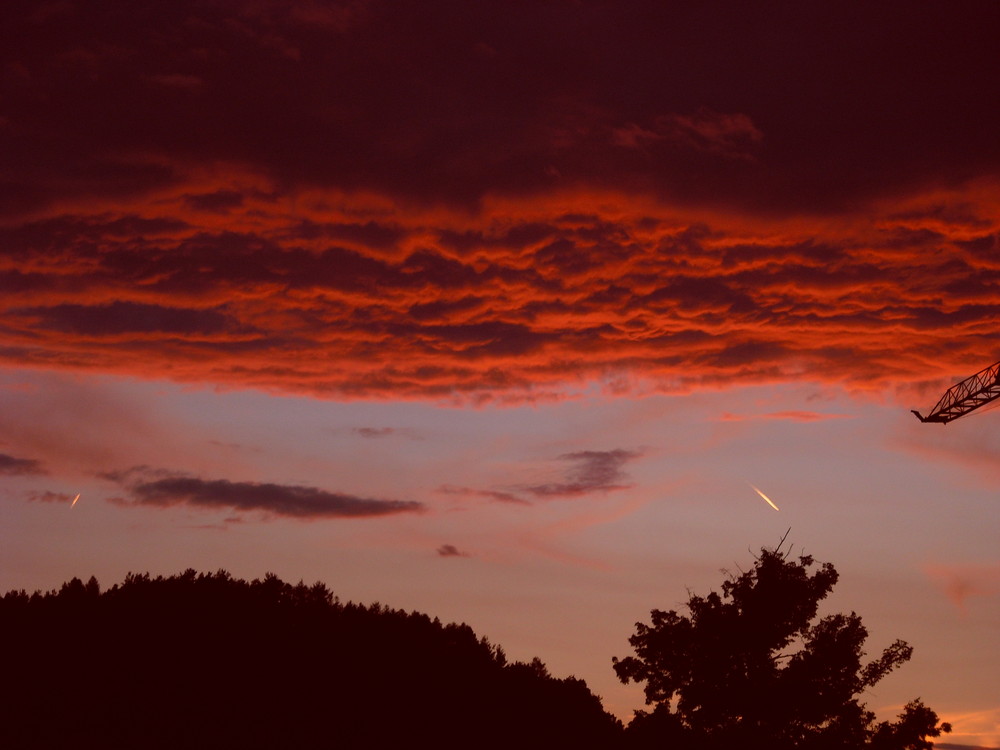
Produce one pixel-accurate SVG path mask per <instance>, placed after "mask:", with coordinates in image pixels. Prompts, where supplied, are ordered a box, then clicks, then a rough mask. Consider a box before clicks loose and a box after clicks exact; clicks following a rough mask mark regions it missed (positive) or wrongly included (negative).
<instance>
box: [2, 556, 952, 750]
mask: <svg viewBox="0 0 1000 750" xmlns="http://www.w3.org/2000/svg"><path fill="white" fill-rule="evenodd" d="M780 547H781V545H780V544H779V547H778V549H767V548H765V549H762V550H761V554H760V556H759V557H756V558H755V564H754V566H753V567H752V568H751V569H750V570H747V571H741V572H740V575H738V576H735V575H731V576H729V578H728V580H726V581H724V583H723V585H722V593H721V594H719V593H716V592H711V593H709V594H708V595H707V596H699V595H696V594H690V595H689V598H688V602H687V610H688V612H687V614H682V613H678V612H676V611H674V610H671V611H669V612H663V611H659V610H655V609H654V610H653V611H652V612H651V616H652V621H651V624H649V625H647V624H644V623H637V624H636V633H635V634H634V635H633V636H632V637H631V638H629V643H630V644H631V646H632V648H633V649H634V651H635V655H634V656H627V657H624V658H621V659H618V658H615V659H613V660H612V662H613V667H614V669H615V671H616V672H617V674H618V677H619V678H620V679H621V680H622V681H623V682H629V681H636V682H640V683H645V693H646V699H647V704H648V705H649V706H651V707H652V710H650V711H637V712H636V714H635V717H634V718H633V720H632V721H631V722H630V723H629V725H628V726H627V727H623V726H622V724H621V722H620V721H618V720H617V719H616V718H615V717H613V716H611V715H610V714H608V713H607V712H605V711H604V709H603V707H602V705H601V701H600V699H599V698H598V697H597V696H595V695H594V694H593V693H591V692H590V690H589V689H588V687H587V685H586V683H585V682H583V681H582V680H579V679H576V678H573V677H568V678H565V679H559V678H556V677H553V676H552V675H550V674H549V673H548V670H547V669H546V667H545V665H544V664H543V663H542V662H541V661H540V660H539V659H537V658H536V659H534V660H533V661H532V662H530V663H524V662H513V663H511V662H508V660H507V658H506V656H505V654H504V652H503V649H502V648H500V646H498V645H494V644H491V643H490V642H489V641H488V640H486V639H485V638H481V637H478V636H477V635H476V634H475V633H474V632H473V631H472V629H471V628H469V627H468V626H467V625H455V624H448V625H445V624H442V623H441V622H440V621H439V620H437V619H431V618H430V617H428V616H427V615H424V614H420V613H416V612H413V613H407V612H404V611H401V610H394V609H390V608H388V607H384V606H381V605H379V604H372V605H367V606H365V605H359V604H352V603H347V604H344V603H342V602H340V601H339V600H338V599H337V598H336V597H335V596H334V595H333V594H332V593H331V591H330V590H329V589H327V588H326V586H325V585H323V584H321V583H317V584H315V585H312V586H306V585H304V584H302V583H299V584H298V585H291V584H288V583H285V582H284V581H282V580H280V579H279V578H277V577H276V576H274V575H267V576H265V577H264V579H263V580H253V581H250V582H247V581H243V580H239V579H235V578H233V577H232V576H230V575H229V574H228V573H226V572H224V571H220V572H218V573H210V574H206V573H197V572H195V571H193V570H188V571H186V572H185V573H183V574H181V575H176V576H170V577H167V578H164V577H157V578H151V577H149V576H148V575H129V576H128V577H127V578H126V580H125V581H124V583H122V584H120V585H115V586H113V587H112V588H110V589H108V590H107V591H104V592H102V591H101V590H100V587H99V585H98V582H97V581H96V580H95V579H94V578H91V579H90V580H89V581H88V582H87V583H83V582H82V581H81V580H79V579H77V578H74V579H73V580H71V581H69V582H68V583H65V584H63V586H62V587H61V588H60V589H59V590H57V591H50V592H48V593H40V592H36V593H35V594H32V595H28V594H27V593H25V592H24V591H13V592H10V593H8V594H6V595H5V596H3V598H2V599H0V637H2V643H3V646H4V659H3V673H2V680H0V685H2V687H0V690H2V695H0V712H2V715H0V719H2V721H0V748H68V747H75V748H81V747H83V748H88V747H102V748H112V749H117V748H136V749H139V748H141V749H143V750H147V749H158V748H175V749H180V748H186V749H187V748H193V749H197V748H281V749H282V750H292V749H294V748H322V747H330V748H348V749H350V748H373V749H380V748H406V747H409V748H424V747H436V746H441V747H450V746H459V745H460V746H463V747H471V748H515V750H523V749H528V748H546V750H553V749H555V748H595V749H602V750H604V749H606V750H614V749H615V748H658V749H662V750H736V749H737V748H739V749H740V750H757V749H758V748H760V750H859V749H860V748H871V749H872V750H928V749H929V748H931V747H932V742H931V740H930V739H929V738H932V737H937V736H939V735H940V734H941V733H942V732H947V731H950V727H949V726H948V725H947V724H939V722H938V717H937V715H936V714H935V713H934V712H933V711H932V710H931V709H930V708H928V707H927V706H925V705H924V704H923V703H922V702H920V700H919V699H915V700H913V701H911V702H910V703H909V704H908V705H907V706H906V707H905V709H904V711H903V713H902V714H900V716H899V718H898V719H897V720H896V721H893V722H889V721H876V717H875V715H874V714H873V713H871V712H870V711H869V710H868V709H867V708H866V707H865V705H864V704H863V703H862V702H861V701H860V696H861V695H862V694H863V693H864V692H865V691H866V690H867V689H868V688H870V687H871V686H873V685H874V684H875V683H877V682H878V681H880V680H881V679H882V678H883V677H884V676H885V675H886V674H888V673H889V672H891V671H892V670H893V669H895V668H897V667H898V666H900V665H901V664H903V663H905V662H906V661H907V660H908V659H909V658H910V654H911V653H912V649H911V648H910V647H909V646H908V645H907V644H906V643H905V642H903V641H896V642H895V643H893V644H891V645H890V646H889V647H887V648H886V649H884V650H883V651H882V653H881V655H880V656H879V657H878V658H876V659H874V660H872V661H870V662H867V663H865V662H864V661H863V656H864V650H863V645H864V641H865V639H866V637H867V630H866V629H865V628H864V626H863V625H862V623H861V618H860V617H858V616H857V615H856V614H854V613H853V612H852V613H851V614H850V615H842V614H837V615H827V616H825V617H821V618H819V619H816V615H817V611H818V602H819V601H820V600H822V599H823V598H825V597H826V596H827V594H828V593H829V592H830V590H831V589H832V588H833V586H834V584H835V583H836V582H837V578H838V574H837V571H836V570H835V569H834V568H833V566H832V565H830V564H829V563H826V564H823V565H821V566H819V568H818V569H815V566H816V563H815V562H814V561H813V559H812V558H811V557H808V556H800V557H798V558H792V557H791V555H790V554H789V552H781V551H780Z"/></svg>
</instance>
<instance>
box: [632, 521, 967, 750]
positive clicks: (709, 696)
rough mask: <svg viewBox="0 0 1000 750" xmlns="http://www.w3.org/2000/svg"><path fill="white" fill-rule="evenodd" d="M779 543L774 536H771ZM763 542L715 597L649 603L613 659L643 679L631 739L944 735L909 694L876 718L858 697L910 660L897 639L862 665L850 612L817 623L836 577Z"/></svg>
mask: <svg viewBox="0 0 1000 750" xmlns="http://www.w3.org/2000/svg"><path fill="white" fill-rule="evenodd" d="M783 542H784V539H782V543H783ZM781 546H782V544H779V545H778V547H777V548H775V549H768V548H764V549H762V550H761V554H760V556H759V557H757V558H755V562H754V565H753V567H752V568H751V569H750V570H748V571H745V572H742V571H741V573H740V574H739V575H730V576H729V578H728V579H727V580H726V581H724V582H723V584H722V594H721V595H720V594H718V593H716V592H711V593H709V594H708V595H707V596H697V595H695V594H690V595H689V598H688V602H687V609H688V614H686V615H682V614H678V613H677V612H676V611H674V610H670V611H668V612H663V611H660V610H655V609H654V610H653V611H652V613H651V616H652V622H651V624H649V625H646V624H643V623H637V624H636V633H635V635H633V636H632V637H631V638H629V643H630V644H631V645H632V647H633V649H634V650H635V654H636V655H635V656H629V657H626V658H624V659H617V658H615V659H613V664H614V669H615V672H616V673H617V674H618V677H619V679H621V681H622V682H625V683H628V682H629V681H635V682H640V683H645V694H646V702H647V704H651V705H652V706H653V710H652V711H651V712H645V711H638V712H636V716H635V718H634V719H633V721H632V722H631V723H630V724H629V726H628V728H627V735H628V737H629V738H630V740H631V742H630V744H631V746H633V747H654V746H656V747H677V748H697V749H699V750H700V749H702V748H710V749H712V750H716V749H718V750H722V749H723V748H725V749H726V750H729V749H731V748H767V750H790V749H792V748H796V749H801V750H834V749H835V748H836V749H838V750H857V749H858V748H863V747H870V748H877V749H878V750H923V749H925V748H929V747H931V743H930V742H928V741H927V739H926V738H927V737H937V736H939V735H940V734H941V732H948V731H950V730H951V727H950V726H948V725H947V724H941V725H938V716H937V714H935V713H934V712H933V711H931V710H930V709H929V708H927V707H926V706H924V705H923V704H922V703H920V701H919V700H917V701H913V702H911V703H910V704H908V705H907V706H906V709H905V711H904V713H903V714H902V715H901V716H900V718H899V720H898V721H897V722H880V723H876V720H875V715H874V714H873V713H872V712H871V711H869V710H867V709H866V708H865V706H864V704H863V703H860V702H859V694H861V693H862V692H864V691H865V690H866V689H867V688H870V687H871V686H872V685H874V684H875V683H877V682H878V681H879V680H881V679H882V678H883V677H885V675H887V674H888V673H889V672H891V671H892V670H893V669H895V668H896V667H898V666H899V665H900V664H902V663H904V662H905V661H907V660H908V659H909V658H910V655H911V653H912V649H911V648H910V646H909V645H907V644H906V643H905V642H903V641H900V640H897V641H896V642H895V643H893V644H892V645H891V646H889V647H888V648H886V649H885V650H884V651H883V652H882V654H881V655H880V656H879V657H878V658H877V659H874V660H873V661H870V662H868V663H862V658H863V657H864V651H863V650H862V646H863V644H864V641H865V639H866V638H867V636H868V632H867V630H866V629H865V627H864V625H862V623H861V618H860V617H859V616H858V615H856V614H855V613H853V612H852V613H851V614H849V615H844V614H834V615H828V616H825V617H822V618H820V619H818V620H816V615H817V611H818V606H819V602H820V601H821V600H822V599H824V598H825V597H826V596H827V594H829V593H830V591H831V589H832V588H833V586H834V584H836V582H837V578H838V574H837V571H836V570H835V569H834V567H833V566H832V565H831V564H829V563H824V564H822V565H820V566H819V567H818V568H816V567H815V562H814V560H813V558H812V557H810V556H808V555H803V556H800V557H798V558H797V559H793V558H792V557H791V555H790V551H789V552H782V551H781Z"/></svg>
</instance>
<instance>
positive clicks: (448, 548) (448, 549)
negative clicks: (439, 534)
mask: <svg viewBox="0 0 1000 750" xmlns="http://www.w3.org/2000/svg"><path fill="white" fill-rule="evenodd" d="M437 553H438V555H440V556H441V557H470V556H471V555H469V553H468V552H462V551H461V550H460V549H458V547H456V546H455V545H454V544H442V545H441V546H440V547H438V548H437Z"/></svg>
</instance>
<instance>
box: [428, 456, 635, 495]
mask: <svg viewBox="0 0 1000 750" xmlns="http://www.w3.org/2000/svg"><path fill="white" fill-rule="evenodd" d="M641 455H642V453H641V452H640V451H632V450H625V449H622V448H616V449H614V450H608V451H595V450H587V451H576V452H573V453H564V454H562V455H560V456H558V457H557V458H556V461H557V462H558V464H559V466H558V472H559V474H561V475H562V476H561V478H560V479H558V480H556V481H553V482H541V483H535V484H526V483H522V484H513V485H510V486H507V487H503V488H500V489H480V488H473V487H463V486H457V485H451V484H444V485H441V486H440V487H438V490H437V491H438V492H440V493H443V494H448V495H458V496H462V497H478V498H484V499H487V500H492V501H495V502H500V503H512V504H516V505H531V504H532V500H531V499H528V498H533V499H534V500H536V501H537V500H554V499H559V498H572V497H580V496H583V495H589V494H593V493H600V492H613V491H615V490H624V489H628V488H629V487H631V486H632V485H631V484H627V483H625V481H626V479H627V476H626V474H625V470H624V468H625V464H626V463H628V462H629V461H631V460H633V459H635V458H638V457H639V456H641ZM526 496H527V497H526Z"/></svg>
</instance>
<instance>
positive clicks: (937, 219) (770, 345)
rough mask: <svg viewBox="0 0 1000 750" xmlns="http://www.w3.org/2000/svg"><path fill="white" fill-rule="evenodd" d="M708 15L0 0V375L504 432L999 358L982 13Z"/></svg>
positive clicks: (886, 386) (735, 7) (933, 375)
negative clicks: (599, 402)
mask: <svg viewBox="0 0 1000 750" xmlns="http://www.w3.org/2000/svg"><path fill="white" fill-rule="evenodd" d="M720 7H721V8H723V9H724V11H725V13H724V14H723V15H724V17H725V18H726V19H727V21H726V23H725V24H721V23H719V17H722V16H717V15H716V13H718V12H719V10H718V7H716V6H704V7H703V6H698V7H697V8H689V9H686V10H684V11H683V12H681V11H677V10H671V9H669V8H667V7H666V6H664V5H663V4H662V3H660V2H652V1H651V0H650V1H649V2H646V1H644V0H640V1H639V2H635V3H630V4H629V5H628V7H623V6H622V5H621V4H620V3H609V2H603V1H601V0H587V1H585V2H582V3H575V4H565V3H559V2H539V3H530V4H526V5H524V6H521V7H519V8H518V9H517V11H516V12H511V11H510V8H509V5H508V4H506V3H502V2H498V1H492V0H487V1H485V2H477V3H471V4H470V3H461V2H451V1H450V0H447V1H446V0H433V1H432V2H415V1H404V2H393V3H389V2H384V1H382V0H365V1H361V0H357V1H352V2H329V3H308V4H306V5H302V4H299V3H296V4H293V5H289V4H287V3H283V2H277V1H276V0H262V2H257V3H253V4H252V5H240V6H229V5H226V4H222V5H218V4H211V3H205V2H198V1H196V0H178V1H177V2H171V3H166V4H164V3H152V2H148V1H140V2H134V3H129V4H127V6H124V7H120V8H119V7H115V8H113V9H112V8H110V7H109V8H103V7H94V6H92V5H90V4H84V3H81V2H72V1H67V2H62V3H57V4H50V5H45V6H39V5H38V4H37V3H31V2H26V1H19V0H13V1H12V2H9V3H5V4H4V7H3V11H2V13H3V17H2V18H0V21H2V23H3V25H4V28H5V29H7V30H8V36H9V38H10V39H12V40H16V43H11V44H9V45H4V47H3V49H2V50H0V70H2V71H3V76H2V77H0V85H2V86H3V91H2V97H0V100H2V101H3V102H4V105H3V109H2V111H0V137H2V138H3V140H4V142H5V144H7V146H8V148H7V149H6V150H5V156H4V157H3V161H2V164H0V288H2V289H3V290H4V294H3V295H2V297H0V316H2V320H3V324H2V325H0V364H3V365H6V366H15V367H44V368H60V369H67V370H77V371H98V372H109V373H119V374H126V375H140V376H143V377H161V378H170V379H174V380H178V381H194V382H203V383H214V384H220V385H223V386H225V387H241V388H260V389H265V390H269V391H276V392H290V393H301V394H308V395H312V396H319V397H329V398H339V399H348V398H374V399H401V398H402V399H434V400H450V401H461V402H465V403H485V402H499V403H509V402H524V401H531V400H538V399H553V398H563V397H565V396H566V395H567V394H568V393H571V392H573V391H574V389H577V390H578V389H581V388H585V387H588V384H592V383H598V384H599V385H600V387H602V388H604V389H605V390H606V391H607V392H608V393H636V392H650V391H654V392H656V391H658V392H672V393H676V392H684V391H687V390H690V389H692V388H708V387H711V388H715V387H727V386H733V385H742V384H753V383H770V382H782V381H788V380H803V379H808V380H814V381H821V382H824V383H833V384H837V385H842V386H845V387H847V388H853V389H874V390H880V391H883V392H884V391H889V392H893V393H897V392H905V393H908V394H912V393H920V394H927V395H928V396H930V395H932V394H933V392H934V391H935V390H936V389H938V388H940V386H941V385H946V384H947V379H948V378H949V377H950V376H953V375H956V374H962V373H969V372H975V371H976V370H978V369H980V368H981V367H982V366H984V365H986V364H989V362H991V361H993V360H994V359H995V358H997V357H998V356H1000V351H998V350H997V349H996V345H995V327H996V326H995V321H996V319H997V316H998V313H1000V305H998V302H997V300H998V299H1000V293H998V291H1000V260H998V258H1000V244H998V242H1000V240H998V237H1000V145H998V141H997V139H996V137H995V132H994V130H995V129H994V127H993V122H994V120H995V118H994V112H993V109H994V105H993V102H992V100H990V98H989V97H986V96H983V93H982V87H981V85H980V83H979V81H978V80H977V77H976V76H970V75H969V71H981V70H989V69H992V66H993V63H994V60H993V56H992V51H993V47H994V46H995V45H994V43H993V42H994V40H995V39H996V37H997V34H998V33H1000V14H997V13H996V12H995V6H993V5H991V4H983V5H979V4H977V3H972V4H971V5H970V6H968V12H962V13H956V12H954V11H953V10H952V9H951V8H948V7H946V6H944V5H940V6H922V7H921V8H919V9H915V8H913V7H912V4H909V3H901V2H900V3H896V2H890V3H888V4H879V6H878V7H877V8H875V7H867V6H845V7H842V8H841V7H823V8H819V7H818V6H817V7H813V6H807V5H790V6H788V7H786V8H782V9H777V10H775V11H774V12H773V13H770V14H768V16H767V18H766V19H764V18H762V17H761V16H760V14H759V13H754V12H753V11H751V10H749V9H747V8H746V7H745V6H744V5H743V4H741V3H735V2H734V3H723V5H722V6H720ZM712 8H716V9H715V10H713V9H712ZM901 18H905V19H906V23H905V24H900V23H899V22H898V21H899V19H901ZM736 29H738V30H739V33H736V32H735V31H734V30H736ZM150 40H154V41H153V42H150ZM692 40H696V42H697V43H692ZM873 40H877V43H875V42H874V41H873ZM928 50H931V52H928ZM834 52H835V53H834ZM568 61H569V62H570V64H568ZM734 70H738V71H739V75H734V72H733V71H734ZM358 71H364V73H363V75H359V73H358ZM110 111H113V112H114V113H115V116H114V117H109V116H108V112H110ZM956 133H960V136H959V137H956Z"/></svg>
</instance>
